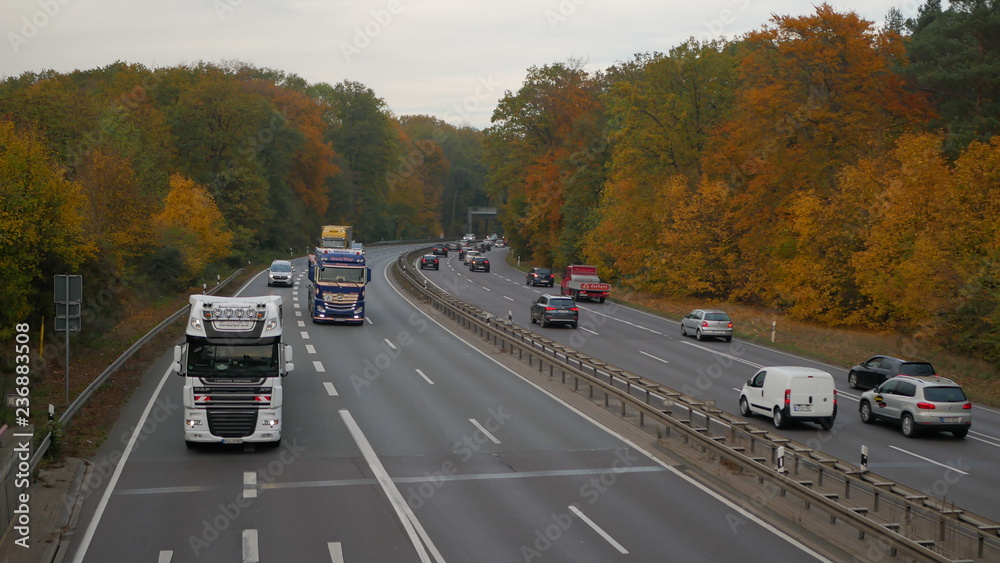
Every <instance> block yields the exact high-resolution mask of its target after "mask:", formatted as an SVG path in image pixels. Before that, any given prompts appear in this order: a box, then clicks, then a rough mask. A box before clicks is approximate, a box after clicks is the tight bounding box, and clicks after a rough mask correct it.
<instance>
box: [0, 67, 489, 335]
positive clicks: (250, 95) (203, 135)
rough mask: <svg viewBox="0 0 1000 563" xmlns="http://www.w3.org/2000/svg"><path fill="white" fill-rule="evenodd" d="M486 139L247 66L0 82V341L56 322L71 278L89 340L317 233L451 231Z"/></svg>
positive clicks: (468, 196) (359, 95)
mask: <svg viewBox="0 0 1000 563" xmlns="http://www.w3.org/2000/svg"><path fill="white" fill-rule="evenodd" d="M482 143H483V133H482V131H480V130H477V129H474V128H471V127H454V126H452V125H449V124H447V123H445V122H443V121H440V120H438V119H435V118H432V117H428V116H403V117H396V116H394V115H393V114H392V112H391V111H390V110H389V108H388V107H387V106H386V104H385V102H384V101H383V100H382V99H380V98H379V97H377V96H376V95H375V93H374V92H373V91H372V90H371V89H369V88H367V87H365V86H364V85H362V84H359V83H356V82H350V81H345V82H342V83H339V84H336V85H333V86H331V85H329V84H324V83H320V84H308V83H307V82H306V81H304V80H302V79H301V78H299V77H297V76H295V75H290V74H286V73H284V72H282V71H279V70H272V69H260V68H255V67H253V66H251V65H249V64H246V63H241V62H234V63H226V64H221V65H217V64H208V63H199V64H196V65H191V66H178V67H171V68H157V69H149V68H145V67H143V66H142V65H136V64H128V63H124V62H118V63H115V64H112V65H110V66H108V67H105V68H99V69H94V70H87V71H75V72H72V73H68V74H61V73H56V72H52V71H42V72H29V73H25V74H22V75H20V76H17V77H9V78H7V79H6V80H4V81H3V82H2V83H0V179H2V186H0V192H2V201H0V279H3V280H4V291H3V292H0V337H6V336H9V335H10V331H11V330H13V327H14V326H15V324H16V323H21V322H26V321H38V320H40V319H41V318H43V317H48V318H50V319H51V316H52V309H53V304H52V276H53V275H56V274H82V275H83V276H84V299H85V301H86V300H87V298H88V296H89V297H90V298H91V299H93V298H94V297H95V295H96V294H97V293H98V291H99V290H101V289H103V288H112V289H113V291H112V294H111V297H110V301H109V302H107V303H103V304H102V305H101V306H99V307H84V310H85V311H87V312H88V313H90V314H89V315H88V316H89V318H87V319H84V321H85V324H87V331H88V332H89V333H91V334H95V333H96V334H99V333H100V332H101V329H102V328H104V327H106V326H109V325H110V324H111V323H113V322H114V321H115V320H116V319H117V317H119V316H120V315H121V314H122V313H123V312H124V311H125V310H127V309H128V306H129V305H128V304H129V302H133V303H134V302H135V301H136V300H137V299H148V298H150V297H154V298H155V297H157V296H159V295H169V294H173V293H175V292H177V291H178V290H181V289H186V288H188V287H190V286H191V285H201V283H202V282H204V281H206V280H214V279H215V277H216V274H217V273H221V274H222V275H223V277H225V276H226V275H228V274H229V273H230V272H232V271H233V270H234V269H235V268H236V267H239V266H240V265H245V264H246V263H247V261H248V260H256V261H258V262H259V261H263V260H268V261H269V260H270V259H271V258H274V257H282V256H284V257H288V256H289V253H290V252H291V253H294V254H295V255H301V254H303V253H304V252H305V251H306V250H307V249H308V248H310V247H311V246H314V245H315V242H316V240H317V239H318V237H319V232H320V226H321V225H323V224H349V225H354V227H355V237H356V238H357V239H358V240H361V241H363V242H373V241H379V240H396V239H402V238H427V237H438V236H441V235H442V234H444V233H447V234H449V235H458V234H459V232H460V231H461V230H462V229H463V228H464V225H463V221H462V219H463V217H464V214H465V211H466V209H467V208H468V207H469V206H480V205H486V204H488V200H487V198H486V195H485V192H484V190H483V184H484V178H485V173H486V171H485V167H484V161H483V154H482V150H483V147H482Z"/></svg>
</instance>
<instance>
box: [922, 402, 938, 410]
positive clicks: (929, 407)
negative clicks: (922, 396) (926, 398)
mask: <svg viewBox="0 0 1000 563" xmlns="http://www.w3.org/2000/svg"><path fill="white" fill-rule="evenodd" d="M917 408H918V409H927V410H933V409H935V408H937V407H935V406H934V403H925V402H923V401H920V402H919V403H917Z"/></svg>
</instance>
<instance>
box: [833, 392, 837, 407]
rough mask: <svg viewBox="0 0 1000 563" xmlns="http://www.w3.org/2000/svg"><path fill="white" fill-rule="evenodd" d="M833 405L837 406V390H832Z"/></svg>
mask: <svg viewBox="0 0 1000 563" xmlns="http://www.w3.org/2000/svg"><path fill="white" fill-rule="evenodd" d="M833 406H837V390H836V389H834V390H833Z"/></svg>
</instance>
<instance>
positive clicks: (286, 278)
mask: <svg viewBox="0 0 1000 563" xmlns="http://www.w3.org/2000/svg"><path fill="white" fill-rule="evenodd" d="M293 275H295V268H293V267H292V263H291V262H289V261H288V260H275V261H274V262H271V267H270V268H268V269H267V286H268V287H271V286H272V285H287V286H289V287H291V286H292V285H294V284H295V280H294V279H293V277H292V276H293Z"/></svg>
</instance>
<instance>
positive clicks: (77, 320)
mask: <svg viewBox="0 0 1000 563" xmlns="http://www.w3.org/2000/svg"><path fill="white" fill-rule="evenodd" d="M53 283H54V285H55V287H54V290H53V292H52V293H53V298H54V300H55V302H56V330H62V331H64V332H65V333H66V406H69V333H70V331H74V332H79V331H80V329H81V328H82V326H81V325H82V324H83V323H82V321H81V315H80V305H81V303H83V276H65V275H57V276H54V280H53Z"/></svg>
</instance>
